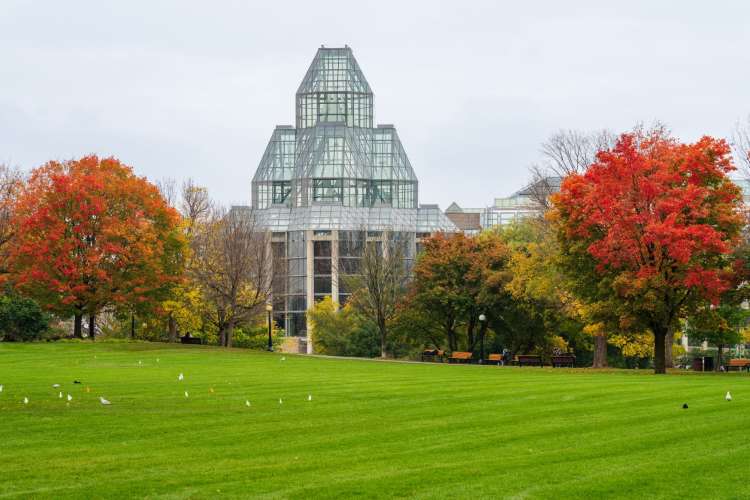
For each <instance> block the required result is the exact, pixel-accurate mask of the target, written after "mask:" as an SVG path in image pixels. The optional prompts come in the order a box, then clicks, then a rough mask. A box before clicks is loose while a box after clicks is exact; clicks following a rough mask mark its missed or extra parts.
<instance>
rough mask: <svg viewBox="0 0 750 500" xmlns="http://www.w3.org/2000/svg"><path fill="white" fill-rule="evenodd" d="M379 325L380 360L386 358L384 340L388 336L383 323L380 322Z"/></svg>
mask: <svg viewBox="0 0 750 500" xmlns="http://www.w3.org/2000/svg"><path fill="white" fill-rule="evenodd" d="M379 323H380V324H379V325H378V329H379V330H380V357H381V358H382V359H385V358H386V357H387V353H386V342H385V341H386V338H387V335H388V331H387V330H386V328H385V322H384V321H380V322H379Z"/></svg>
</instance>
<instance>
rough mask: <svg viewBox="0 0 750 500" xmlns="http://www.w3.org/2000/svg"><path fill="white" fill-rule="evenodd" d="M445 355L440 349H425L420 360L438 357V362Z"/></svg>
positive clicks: (430, 359)
mask: <svg viewBox="0 0 750 500" xmlns="http://www.w3.org/2000/svg"><path fill="white" fill-rule="evenodd" d="M444 357H445V351H442V350H440V349H425V350H424V351H422V361H435V359H436V358H437V359H439V360H440V362H441V363H442V362H443V358H444Z"/></svg>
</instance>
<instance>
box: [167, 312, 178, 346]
mask: <svg viewBox="0 0 750 500" xmlns="http://www.w3.org/2000/svg"><path fill="white" fill-rule="evenodd" d="M168 325H169V341H170V342H177V320H176V319H174V316H173V315H172V314H171V313H170V314H169V323H168Z"/></svg>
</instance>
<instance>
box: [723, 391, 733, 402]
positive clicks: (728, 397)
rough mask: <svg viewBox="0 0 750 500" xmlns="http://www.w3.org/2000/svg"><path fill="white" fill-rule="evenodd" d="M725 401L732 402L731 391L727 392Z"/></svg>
mask: <svg viewBox="0 0 750 500" xmlns="http://www.w3.org/2000/svg"><path fill="white" fill-rule="evenodd" d="M724 399H726V400H727V401H731V400H732V395H731V394H729V391H727V395H726V396H724Z"/></svg>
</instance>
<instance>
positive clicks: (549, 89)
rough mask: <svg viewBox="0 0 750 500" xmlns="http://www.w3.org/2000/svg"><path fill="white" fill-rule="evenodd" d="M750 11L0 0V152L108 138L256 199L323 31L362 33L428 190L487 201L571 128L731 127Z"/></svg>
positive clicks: (387, 117)
mask: <svg viewBox="0 0 750 500" xmlns="http://www.w3.org/2000/svg"><path fill="white" fill-rule="evenodd" d="M605 3H609V4H611V6H609V7H607V6H604V5H603V4H605ZM749 23H750V2H747V1H744V0H736V1H712V2H707V1H694V2H690V1H685V0H683V1H659V2H656V1H644V2H638V1H634V0H627V1H620V2H603V1H594V2H574V1H565V2H559V1H548V2H541V1H540V2H534V1H524V2H517V1H513V2H500V1H495V2H491V1H488V2H480V1H471V0H461V1H455V2H439V1H434V0H433V1H424V2H417V1H404V0H401V1H396V2H390V1H386V0H378V1H375V2H367V1H363V0H349V1H344V2H323V1H315V0H312V1H299V2H297V1H293V0H284V1H274V0H266V1H260V2H251V1H228V0H211V1H207V0H201V1H187V0H179V1H177V0H174V1H159V0H121V1H114V0H112V1H100V0H92V1H77V0H65V1H60V0H47V1H44V0H36V1H31V0H29V1H17V0H0V162H4V163H8V164H10V165H12V166H19V167H22V168H24V169H30V168H33V167H35V166H38V165H40V164H42V163H44V162H45V161H47V160H50V159H69V158H72V157H78V156H81V155H84V154H87V153H97V154H99V155H102V156H110V155H114V156H116V157H118V158H120V159H121V160H123V161H124V162H126V163H127V164H129V165H131V166H133V167H134V168H135V170H136V172H138V173H139V174H141V175H146V176H147V177H149V178H150V179H154V180H156V179H160V178H164V177H172V178H175V179H177V180H182V179H184V178H187V177H192V178H193V179H195V180H196V182H197V183H199V184H203V185H206V186H208V187H209V189H210V191H211V192H212V194H213V196H214V197H215V198H217V199H219V200H220V201H222V202H224V203H226V204H247V203H249V198H250V178H251V177H252V175H253V173H254V172H255V168H256V167H257V165H258V162H259V160H260V158H261V155H262V154H263V150H264V148H265V146H266V144H267V141H268V138H269V137H270V135H271V132H272V130H273V128H274V126H275V125H277V124H292V123H293V122H294V93H295V91H296V89H297V86H298V85H299V83H300V81H301V80H302V77H303V76H304V74H305V71H306V70H307V67H308V65H309V64H310V62H311V61H312V58H313V56H314V55H315V51H316V49H317V48H318V47H319V46H320V45H321V44H325V45H326V46H330V47H332V46H342V45H344V44H348V45H349V46H351V47H352V48H353V50H354V55H355V57H356V58H357V60H358V61H359V64H360V66H361V67H362V70H363V71H364V73H365V76H366V77H367V79H368V81H369V83H370V85H371V87H372V88H373V90H374V92H375V120H376V122H377V123H393V124H395V125H396V128H397V129H398V132H399V134H400V136H401V139H402V141H403V143H404V147H405V148H406V151H407V153H408V155H409V157H410V159H411V162H412V165H413V166H414V169H415V171H416V173H417V176H418V178H419V180H420V202H422V203H439V204H440V206H441V207H442V208H443V209H444V208H446V207H447V205H448V204H449V203H450V202H451V201H454V200H455V201H457V202H458V203H459V204H460V205H463V206H485V205H489V204H491V203H492V199H493V198H494V197H499V196H505V195H508V194H510V193H512V192H513V191H515V190H516V189H518V188H520V187H521V186H522V185H523V184H524V183H525V182H526V181H527V180H528V171H527V168H528V166H529V164H531V163H533V162H535V161H537V160H538V159H539V144H540V143H541V142H542V141H543V140H544V139H545V138H546V137H548V136H549V135H550V134H552V133H554V132H556V131H558V130H560V129H568V128H572V129H581V130H593V129H601V128H610V129H612V130H614V131H623V130H625V129H628V128H631V127H632V126H633V125H634V124H635V123H636V122H645V123H650V122H652V121H654V120H660V121H662V122H664V123H666V124H667V125H668V126H669V127H670V128H671V129H672V131H673V132H674V133H675V134H676V135H677V136H678V137H680V138H681V139H683V140H694V139H696V138H697V137H698V136H700V135H702V134H711V135H716V136H722V137H727V136H729V135H730V134H731V131H732V128H733V126H734V125H735V123H736V122H737V120H739V119H740V118H742V117H745V116H747V115H748V113H750V28H748V26H749V25H750V24H749Z"/></svg>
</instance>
